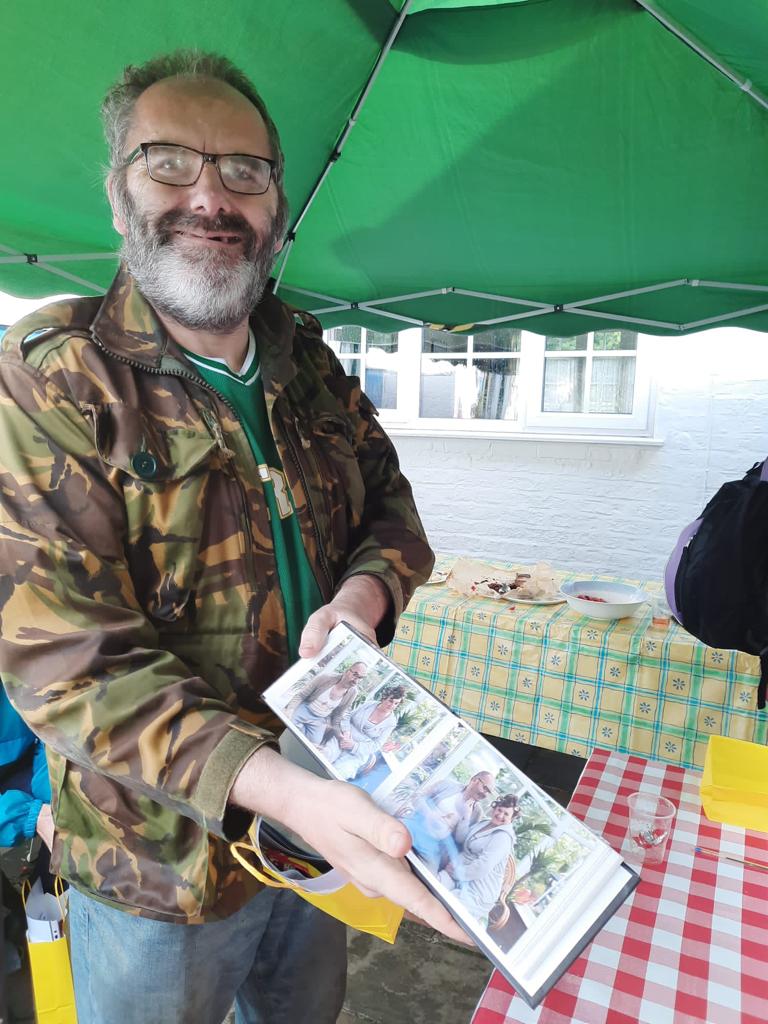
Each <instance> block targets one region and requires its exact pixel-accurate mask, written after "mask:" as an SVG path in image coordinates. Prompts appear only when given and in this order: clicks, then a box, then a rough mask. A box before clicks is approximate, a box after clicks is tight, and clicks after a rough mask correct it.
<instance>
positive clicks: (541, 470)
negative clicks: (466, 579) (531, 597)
mask: <svg viewBox="0 0 768 1024" xmlns="http://www.w3.org/2000/svg"><path fill="white" fill-rule="evenodd" d="M654 342H655V345H654V347H655V350H656V351H655V373H654V378H655V380H656V382H657V390H656V416H655V430H654V434H655V436H656V437H658V438H661V439H663V441H664V443H663V445H662V446H661V447H658V448H654V447H642V446H639V445H631V446H626V445H624V446H621V445H610V444H594V443H585V442H570V441H569V442H563V441H544V440H541V439H537V440H525V441H518V440H507V439H504V440H481V439H475V438H435V437H396V438H395V443H396V445H397V449H398V452H399V454H400V459H401V463H402V466H403V470H404V471H405V473H406V475H407V476H408V477H409V479H410V480H411V482H412V484H413V487H414V492H415V495H416V499H417V502H418V506H419V510H420V512H421V515H422V518H423V520H424V524H425V526H426V529H427V532H428V534H429V537H430V539H431V542H432V544H433V546H434V548H435V549H436V550H438V551H442V552H450V553H455V554H466V555H473V556H477V557H484V558H490V559H493V558H501V559H511V560H515V561H520V562H521V563H524V564H530V563H532V562H535V561H538V560H539V559H544V560H547V561H549V562H551V563H552V564H553V565H556V566H559V567H563V568H573V569H587V570H593V571H595V572H615V573H617V574H618V575H624V576H633V575H653V576H658V577H660V576H661V574H662V572H663V568H664V564H665V562H666V559H667V556H668V554H669V552H670V551H671V549H672V547H673V546H674V543H675V540H676V539H677V535H678V533H679V532H680V530H681V529H682V527H683V526H684V525H685V524H686V523H687V522H689V521H690V520H692V519H694V518H695V517H696V516H697V514H698V513H699V512H700V510H701V509H702V508H703V506H704V504H705V503H706V501H707V499H708V498H709V497H710V496H711V494H712V493H713V492H714V491H715V490H716V489H717V487H718V486H719V485H720V484H721V483H722V482H723V481H725V480H727V479H730V478H733V477H738V476H741V475H742V474H743V473H744V472H745V471H746V469H748V468H749V466H751V465H752V463H753V462H755V461H757V460H758V459H762V458H764V457H765V456H766V455H768V336H766V335H763V334H760V333H758V332H753V331H744V330H736V329H720V330H717V331H709V332H706V333H703V334H699V335H691V336H689V337H686V338H657V339H654Z"/></svg>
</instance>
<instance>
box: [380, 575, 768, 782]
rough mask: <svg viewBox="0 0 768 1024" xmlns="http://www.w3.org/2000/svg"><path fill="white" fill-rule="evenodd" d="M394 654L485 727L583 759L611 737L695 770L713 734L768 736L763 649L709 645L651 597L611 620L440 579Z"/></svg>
mask: <svg viewBox="0 0 768 1024" xmlns="http://www.w3.org/2000/svg"><path fill="white" fill-rule="evenodd" d="M451 561H452V560H446V559H445V558H443V559H441V560H439V561H438V566H439V567H441V568H443V569H445V568H448V567H449V566H450V564H451ZM558 575H559V576H561V577H562V578H568V576H570V577H575V574H573V573H571V574H567V575H566V574H558ZM578 578H580V579H584V578H585V577H584V576H583V575H582V576H580V577H578ZM595 578H596V579H597V578H598V577H595ZM599 578H600V579H609V578H614V577H605V576H603V577H599ZM631 582H633V583H636V584H638V585H641V586H644V587H645V589H646V590H648V591H653V590H657V591H658V590H659V589H660V584H659V583H658V582H657V581H656V582H650V583H649V582H648V581H641V580H632V581H631ZM388 653H389V655H390V657H392V658H393V659H394V660H395V661H396V662H397V663H398V664H399V665H401V666H402V667H403V668H404V669H405V670H406V671H407V672H408V673H410V674H411V675H412V676H414V677H415V678H416V679H418V680H419V681H420V682H421V683H423V684H424V685H425V686H427V687H429V689H430V690H431V691H432V692H433V693H434V694H436V695H437V696H438V697H439V698H440V699H441V700H443V701H444V702H445V703H446V704H448V705H449V706H450V707H451V708H452V709H453V711H455V712H456V713H457V714H459V715H461V717H462V718H464V719H465V720H466V721H467V722H469V723H470V724H471V725H472V726H474V727H475V728H476V729H478V730H479V731H481V732H484V733H486V734H489V735H493V736H503V737H505V738H506V739H511V740H519V741H521V742H524V743H532V744H535V745H536V746H540V747H549V748H551V749H553V750H560V751H563V752H565V753H567V754H577V755H578V756H580V757H587V756H588V755H589V753H590V752H591V751H592V749H593V748H594V747H608V748H611V749H613V750H619V751H622V752H624V753H629V754H639V755H641V756H643V757H647V758H654V759H657V760H661V761H666V762H668V763H672V764H678V765H681V766H683V767H688V768H693V767H701V766H702V765H703V764H704V753H705V750H706V745H707V739H708V737H709V736H712V735H723V736H733V737H735V738H737V739H743V740H753V741H754V742H756V743H766V740H767V736H766V720H767V719H766V712H758V711H757V710H756V707H757V684H758V682H759V678H760V666H759V661H758V659H757V658H755V657H752V656H750V655H747V654H740V653H738V652H736V651H720V650H715V649H713V648H711V647H707V646H706V645H705V644H703V643H701V642H700V641H698V640H696V639H695V638H694V637H692V636H691V635H690V633H687V632H686V631H685V630H684V629H683V628H682V626H680V625H678V623H676V622H674V621H673V622H672V624H671V625H670V626H669V627H666V628H657V627H654V626H652V624H651V611H650V608H649V607H648V606H644V607H643V608H642V609H641V610H640V612H639V613H638V614H637V615H635V616H633V617H632V618H628V619H621V620H619V621H614V622H602V621H600V620H598V619H589V618H586V617H584V616H581V615H577V614H576V613H575V612H573V611H571V609H570V608H569V607H568V605H567V604H558V605H523V604H518V605H516V606H515V607H511V606H510V605H509V604H508V603H507V602H505V601H494V600H490V599H486V598H478V597H464V596H462V595H461V594H458V593H456V592H455V591H453V590H451V589H450V588H449V587H448V586H447V585H446V584H440V585H434V584H430V585H426V586H424V587H421V588H419V590H418V591H417V592H416V594H415V596H414V598H413V600H412V601H411V604H410V605H409V607H408V609H407V611H406V612H405V613H404V614H403V616H402V617H401V619H400V622H399V623H398V627H397V631H396V633H395V637H394V639H393V641H392V643H391V645H390V647H389V650H388Z"/></svg>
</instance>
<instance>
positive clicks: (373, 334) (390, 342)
mask: <svg viewBox="0 0 768 1024" xmlns="http://www.w3.org/2000/svg"><path fill="white" fill-rule="evenodd" d="M398 337H399V335H398V333H397V331H395V333H394V334H382V333H381V332H380V331H366V332H365V347H366V349H367V350H368V351H370V350H371V349H372V348H378V349H382V350H383V351H384V352H397V339H398Z"/></svg>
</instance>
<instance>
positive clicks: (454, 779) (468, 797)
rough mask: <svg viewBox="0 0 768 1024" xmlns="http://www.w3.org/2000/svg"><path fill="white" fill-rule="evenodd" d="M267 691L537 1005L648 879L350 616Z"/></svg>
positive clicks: (300, 736)
mask: <svg viewBox="0 0 768 1024" xmlns="http://www.w3.org/2000/svg"><path fill="white" fill-rule="evenodd" d="M264 699H265V701H266V702H267V704H268V705H269V706H270V707H271V708H272V710H273V711H275V712H276V714H278V715H279V716H280V717H281V718H282V719H283V721H285V723H286V725H287V726H288V728H289V729H290V730H291V732H292V733H293V735H294V736H295V737H296V738H297V739H298V740H299V741H300V743H301V744H302V745H303V746H304V747H305V749H306V750H308V751H309V752H311V753H312V755H313V756H314V757H315V758H316V759H317V761H319V763H320V764H321V765H322V766H323V767H324V769H325V770H326V772H327V773H328V774H329V775H330V776H332V777H335V778H338V779H343V780H345V781H347V782H350V783H351V784H352V785H354V786H357V787H359V788H360V789H364V790H365V791H366V792H367V793H369V794H370V796H371V797H372V799H373V800H374V801H375V802H376V804H377V805H378V806H380V807H381V808H382V809H383V810H385V811H387V812H388V813H389V814H391V815H393V816H394V817H395V818H397V819H398V820H399V821H401V822H402V823H403V824H404V825H405V826H406V828H407V829H408V831H409V833H410V835H411V839H412V843H413V845H412V849H411V851H410V852H409V854H408V860H409V862H410V864H411V866H412V868H413V870H414V871H415V873H416V874H417V875H418V876H419V878H421V879H422V881H423V882H424V883H425V884H426V885H427V886H428V888H429V889H430V890H431V891H432V892H433V893H434V894H435V896H436V897H437V898H438V899H439V900H440V901H441V902H442V903H443V904H444V905H445V906H446V907H447V908H448V910H449V911H450V912H451V913H452V914H453V916H454V917H455V918H456V920H457V921H458V922H459V923H460V924H461V925H462V927H463V928H464V929H465V930H466V931H467V932H468V933H469V934H470V935H471V936H472V938H473V939H474V941H475V942H476V943H477V945H478V946H479V948H480V949H481V950H482V951H483V952H484V953H485V954H486V956H488V958H489V959H490V960H491V961H492V962H493V963H494V964H496V966H497V967H498V968H499V969H500V970H501V971H502V973H503V974H504V975H505V976H506V977H507V978H508V979H509V980H510V982H511V983H512V984H513V985H514V986H515V987H516V988H517V990H518V991H519V992H520V994H521V995H522V996H523V998H525V999H526V1001H527V1002H528V1003H529V1004H530V1005H531V1006H535V1005H537V1004H538V1002H539V1001H540V1000H541V999H542V998H543V997H544V995H545V994H546V992H547V991H549V989H550V988H551V987H552V985H553V984H555V982H556V981H557V979H558V978H559V977H560V976H561V975H562V974H563V972H564V971H565V970H567V968H568V966H569V965H570V964H571V963H572V962H573V960H574V959H575V958H576V957H577V956H578V954H579V953H580V952H581V950H582V949H583V948H584V947H585V946H586V944H587V943H588V942H589V941H590V939H591V938H592V937H593V935H594V934H595V933H596V932H597V931H598V930H599V928H601V927H602V926H603V924H605V922H606V921H607V920H608V918H609V917H610V916H611V915H612V914H613V913H614V912H615V911H616V910H617V909H618V907H619V906H620V905H621V904H622V902H623V901H624V900H625V899H626V898H627V896H628V895H629V894H630V893H631V891H632V889H633V888H634V887H635V885H636V884H637V881H638V876H637V875H636V873H635V872H634V871H633V870H632V869H631V868H629V867H628V866H627V865H625V864H624V863H623V861H622V859H621V857H620V856H619V854H618V853H616V852H615V851H614V850H613V849H612V848H611V847H610V846H609V845H608V844H607V843H606V842H605V840H604V839H603V838H602V837H600V836H597V835H595V834H594V833H593V832H591V831H590V830H589V829H588V828H587V827H586V826H585V825H583V824H582V822H580V821H579V820H578V819H577V818H575V817H574V816H573V815H572V814H570V813H569V812H568V811H567V810H565V809H564V808H563V807H561V806H560V805H559V804H558V803H557V802H556V801H555V800H553V799H552V798H551V797H550V796H549V795H548V794H546V793H545V792H544V791H543V790H542V789H540V788H539V787H538V786H537V785H536V784H535V783H533V782H532V781H531V780H530V779H529V778H528V777H527V776H526V775H525V774H524V773H523V772H522V771H520V769H519V768H517V767H516V766H515V765H513V764H512V763H511V762H509V761H508V760H507V759H506V758H505V757H504V756H503V754H501V753H500V752H499V751H498V750H496V749H495V748H494V747H493V746H492V745H491V744H490V743H489V742H488V741H487V740H486V739H485V738H484V737H482V736H481V735H480V734H479V733H477V732H476V731H475V730H474V729H472V728H471V726H469V725H467V724H466V723H465V722H462V721H461V720H460V719H459V718H458V717H457V716H456V715H454V714H453V712H452V711H450V709H448V708H447V707H446V706H445V705H444V704H442V703H441V702H440V701H439V700H438V699H437V698H436V697H434V696H433V695H432V694H431V693H430V692H429V691H428V690H427V689H426V688H425V687H423V686H422V685H421V684H420V683H418V682H417V681H416V680H414V679H413V678H411V677H410V676H408V675H407V674H406V673H405V672H404V671H403V670H402V669H401V668H399V667H398V666H397V665H396V664H394V662H392V661H391V660H390V659H389V658H387V657H386V656H385V655H384V654H383V653H382V652H381V651H380V650H379V649H378V648H377V647H375V646H374V645H372V644H371V643H369V642H368V641H367V640H366V639H364V638H363V637H361V636H360V635H359V634H358V633H356V632H355V631H354V630H353V629H351V627H349V626H347V625H346V624H341V625H339V626H337V627H336V628H335V629H334V630H333V631H332V633H331V634H330V637H329V639H328V642H327V643H326V645H325V647H324V648H323V650H322V652H321V653H320V654H319V655H318V656H317V657H315V658H312V659H303V660H301V661H299V662H297V663H296V664H295V665H294V666H292V667H291V668H290V669H289V670H288V672H286V673H285V674H284V675H283V676H282V677H281V678H280V679H278V680H277V682H275V683H273V684H272V686H270V687H269V688H268V689H267V691H266V692H265V694H264Z"/></svg>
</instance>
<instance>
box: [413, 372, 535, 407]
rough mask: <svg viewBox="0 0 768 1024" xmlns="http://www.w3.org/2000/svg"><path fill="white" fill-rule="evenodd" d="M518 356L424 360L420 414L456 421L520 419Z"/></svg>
mask: <svg viewBox="0 0 768 1024" xmlns="http://www.w3.org/2000/svg"><path fill="white" fill-rule="evenodd" d="M518 366H519V360H518V359H478V360H475V361H474V362H473V364H472V365H471V366H468V365H467V363H466V362H465V361H464V360H463V359H424V360H422V364H421V395H420V399H421V401H420V411H419V415H421V416H423V417H427V418H437V417H440V418H443V419H455V420H467V419H477V420H514V419H517V394H518V390H517V382H518Z"/></svg>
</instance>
